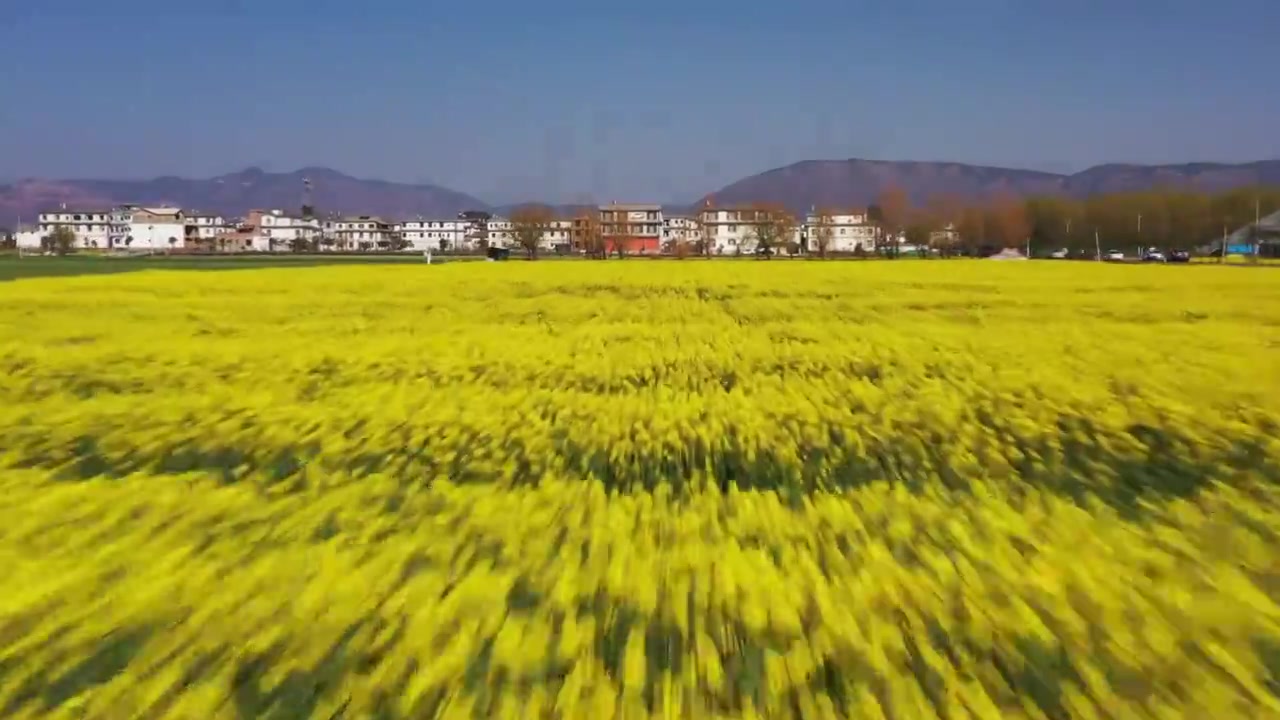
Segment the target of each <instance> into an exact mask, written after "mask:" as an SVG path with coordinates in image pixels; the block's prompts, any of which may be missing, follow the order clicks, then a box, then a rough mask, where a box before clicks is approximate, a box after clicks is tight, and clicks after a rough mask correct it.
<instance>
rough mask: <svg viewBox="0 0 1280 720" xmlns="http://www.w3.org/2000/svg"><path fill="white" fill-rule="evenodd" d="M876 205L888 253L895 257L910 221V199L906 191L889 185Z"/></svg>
mask: <svg viewBox="0 0 1280 720" xmlns="http://www.w3.org/2000/svg"><path fill="white" fill-rule="evenodd" d="M876 205H877V206H878V207H879V208H880V227H881V229H882V230H883V231H884V237H885V241H886V242H887V243H888V244H889V248H890V253H891V254H892V255H894V256H897V254H898V252H897V248H898V240H899V238H901V236H902V233H903V232H904V231H905V230H906V229H907V223H909V222H910V221H911V198H909V197H908V196H907V191H906V190H903V189H902V188H900V187H898V186H897V185H890V186H889V187H887V188H885V190H884V192H882V193H880V197H879V198H878V200H877V201H876Z"/></svg>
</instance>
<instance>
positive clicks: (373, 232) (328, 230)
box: [324, 215, 399, 250]
mask: <svg viewBox="0 0 1280 720" xmlns="http://www.w3.org/2000/svg"><path fill="white" fill-rule="evenodd" d="M397 230H398V226H397V225H394V224H392V223H390V222H387V221H386V220H383V219H382V218H380V217H376V216H374V215H355V216H351V217H344V218H342V219H340V220H328V221H326V222H325V223H324V234H325V237H326V238H328V239H331V240H332V241H333V244H334V246H335V247H336V248H337V249H338V250H387V249H390V248H391V247H392V246H393V245H394V244H395V241H396V240H397V239H399V234H398V232H397Z"/></svg>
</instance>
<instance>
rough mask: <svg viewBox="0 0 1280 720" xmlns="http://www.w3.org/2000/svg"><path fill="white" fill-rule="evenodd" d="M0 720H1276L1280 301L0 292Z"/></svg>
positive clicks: (388, 288) (936, 272)
mask: <svg viewBox="0 0 1280 720" xmlns="http://www.w3.org/2000/svg"><path fill="white" fill-rule="evenodd" d="M0 304H2V305H3V312H2V313H0V717H4V718H14V719H17V718H41V719H45V718H54V719H56V718H108V719H112V720H114V719H117V718H119V719H124V718H135V717H136V718H161V717H163V718H190V719H191V720H220V719H222V718H228V719H229V718H350V719H356V718H360V719H364V718H380V719H384V718H385V719H390V718H430V717H441V718H491V717H492V718H522V719H523V718H549V717H565V718H588V719H591V720H595V719H602V718H609V717H625V718H645V717H654V718H657V717H662V718H676V717H708V718H711V717H724V718H727V717H748V718H750V717H772V718H792V717H796V718H844V717H851V718H890V719H892V720H913V719H915V718H935V717H937V718H944V719H946V720H959V719H961V718H984V719H992V720H994V719H995V718H1052V719H1059V718H1083V719H1092V718H1114V719H1117V720H1118V719H1121V718H1155V719H1161V720H1173V719H1175V718H1178V719H1182V718H1192V719H1203V720H1228V719H1232V718H1269V717H1280V439H1278V438H1280V434H1278V433H1280V274H1277V273H1276V272H1275V271H1271V270H1266V269H1260V270H1250V269H1243V268H1231V267H1194V268H1192V267H1121V266H1110V265H1103V266H1099V265H1096V264H1088V263H1080V264H1074V263H1061V264H1053V263H1047V264H1046V263H994V262H978V261H973V262H966V261H955V262H947V261H936V262H924V261H918V262H899V263H893V262H867V263H846V262H831V263H821V262H785V261H772V262H737V263H733V262H723V263H717V262H705V261H693V260H691V261H686V262H676V261H669V262H650V261H643V260H639V259H632V260H627V261H622V262H607V263H555V262H540V263H476V264H463V263H456V264H449V265H443V266H431V267H427V266H422V267H417V266H396V267H356V266H343V267H329V268H309V269H308V268H290V269H265V270H243V271H227V272H199V271H187V272H172V271H147V272H139V273H133V274H122V275H114V276H93V277H77V278H57V279H33V280H20V281H15V282H10V283H5V284H0Z"/></svg>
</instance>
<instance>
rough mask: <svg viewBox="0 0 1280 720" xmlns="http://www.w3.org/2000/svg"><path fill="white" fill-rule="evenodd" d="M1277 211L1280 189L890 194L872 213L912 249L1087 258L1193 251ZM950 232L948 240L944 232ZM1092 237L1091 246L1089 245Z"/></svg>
mask: <svg viewBox="0 0 1280 720" xmlns="http://www.w3.org/2000/svg"><path fill="white" fill-rule="evenodd" d="M1278 210H1280V187H1256V188H1239V189H1235V190H1227V191H1223V192H1217V193H1205V192H1197V191H1194V190H1185V189H1172V188H1170V189H1154V190H1147V191H1142V192H1121V193H1108V194H1101V195H1094V196H1092V197H1089V198H1087V199H1083V200H1079V199H1074V198H1068V197H1062V196H1032V197H1025V198H1023V197H1018V196H1015V195H1012V194H1009V193H1000V194H996V195H994V196H992V197H989V198H984V199H982V200H973V199H967V200H966V199H963V198H959V197H956V196H947V195H938V196H933V197H930V198H929V199H928V200H927V201H926V202H924V203H922V204H913V203H912V202H911V201H910V200H909V199H908V197H907V195H906V193H904V192H902V191H901V190H897V189H890V190H888V191H886V192H885V193H883V194H882V195H881V196H880V199H879V202H878V203H877V204H876V206H874V208H873V209H872V210H871V214H872V215H873V217H874V219H876V220H878V221H879V222H880V223H881V225H882V226H883V227H884V229H885V231H886V235H894V234H898V233H900V234H901V235H903V236H905V238H906V241H907V242H908V243H912V244H920V245H924V244H931V245H934V246H939V245H944V246H950V247H952V248H954V249H957V250H961V249H963V250H977V249H979V248H992V247H996V248H1002V247H1009V248H1019V249H1023V248H1025V246H1026V245H1027V243H1028V242H1029V243H1030V245H1031V247H1032V248H1033V251H1035V250H1039V251H1044V250H1047V249H1049V248H1052V249H1054V250H1057V249H1064V248H1065V249H1068V250H1081V251H1090V252H1091V251H1093V250H1094V249H1095V243H1097V244H1098V245H1101V246H1102V248H1103V249H1104V250H1105V249H1108V248H1114V249H1120V250H1126V251H1127V250H1131V249H1134V248H1138V247H1157V248H1162V249H1169V250H1194V249H1196V248H1199V247H1202V246H1205V245H1208V244H1210V243H1213V242H1214V241H1217V240H1220V239H1221V238H1222V237H1223V236H1224V234H1229V233H1232V232H1234V231H1236V230H1237V229H1239V228H1241V227H1244V226H1250V225H1252V224H1253V223H1254V218H1255V217H1256V216H1261V217H1266V216H1267V215H1268V214H1270V213H1274V212H1276V211H1278ZM946 229H949V230H950V232H947V231H946ZM1095 233H1096V240H1095Z"/></svg>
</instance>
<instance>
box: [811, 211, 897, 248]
mask: <svg viewBox="0 0 1280 720" xmlns="http://www.w3.org/2000/svg"><path fill="white" fill-rule="evenodd" d="M824 231H825V232H827V234H828V238H827V239H828V242H827V252H833V253H846V252H848V253H851V252H858V251H859V250H861V251H862V252H874V251H875V249H876V241H877V240H878V239H879V237H880V228H878V227H877V226H876V225H875V224H874V223H872V222H870V221H869V220H868V218H867V212H866V211H865V210H838V211H833V212H829V213H819V212H817V211H813V212H810V213H809V214H808V216H806V217H805V221H804V249H805V251H806V252H809V253H817V252H818V251H819V239H820V237H821V235H822V234H823V232H824Z"/></svg>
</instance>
